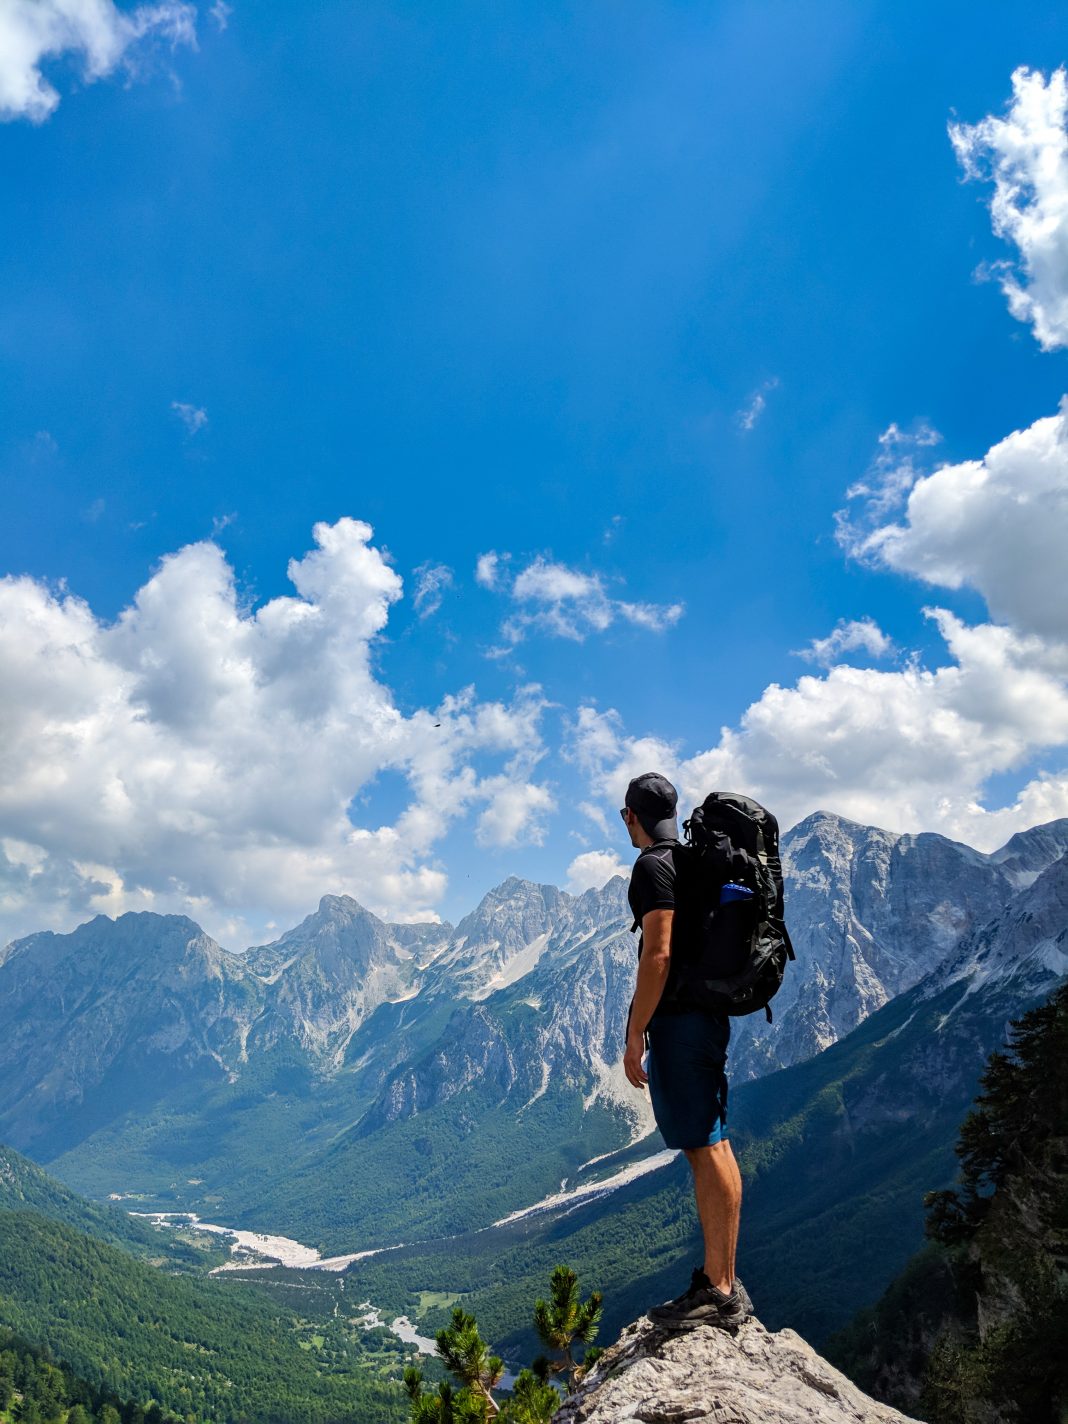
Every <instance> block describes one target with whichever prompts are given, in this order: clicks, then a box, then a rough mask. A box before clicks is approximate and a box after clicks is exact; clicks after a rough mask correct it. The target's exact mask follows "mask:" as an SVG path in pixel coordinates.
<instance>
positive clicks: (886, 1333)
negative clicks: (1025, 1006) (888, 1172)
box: [828, 985, 1068, 1424]
mask: <svg viewBox="0 0 1068 1424" xmlns="http://www.w3.org/2000/svg"><path fill="white" fill-rule="evenodd" d="M956 1150H957V1156H958V1158H959V1159H960V1179H959V1182H958V1184H957V1185H956V1186H955V1187H953V1188H952V1189H949V1190H943V1191H936V1192H931V1193H928V1195H927V1197H926V1199H925V1202H926V1208H927V1232H928V1236H929V1237H930V1244H929V1245H928V1247H927V1248H926V1250H924V1251H923V1252H921V1253H920V1254H919V1255H918V1256H917V1257H915V1258H914V1259H913V1261H912V1262H911V1263H910V1265H909V1267H908V1268H907V1270H906V1271H905V1272H904V1273H903V1275H902V1276H901V1277H900V1278H899V1280H897V1281H896V1282H895V1283H894V1284H893V1286H891V1288H890V1289H889V1290H888V1291H887V1292H886V1294H885V1295H884V1296H883V1298H882V1299H881V1300H880V1301H879V1302H878V1304H877V1305H876V1306H874V1307H873V1308H872V1309H871V1310H867V1311H864V1312H862V1313H861V1314H860V1315H859V1316H858V1317H857V1319H856V1320H855V1321H854V1322H853V1323H852V1324H851V1325H850V1326H849V1327H848V1329H846V1330H844V1331H842V1332H841V1333H840V1334H839V1335H838V1336H837V1337H836V1338H835V1339H834V1340H833V1341H832V1342H831V1346H830V1349H829V1351H828V1353H829V1354H831V1355H832V1357H833V1358H835V1360H836V1362H837V1363H838V1364H840V1365H841V1366H842V1368H844V1369H845V1370H846V1371H847V1372H848V1373H849V1374H851V1375H852V1376H853V1378H854V1379H856V1380H857V1382H858V1383H859V1384H860V1385H861V1386H862V1387H863V1388H865V1389H868V1390H869V1391H870V1392H871V1393H873V1394H875V1395H877V1396H879V1397H881V1398H883V1399H886V1400H887V1401H888V1402H890V1403H893V1404H896V1405H898V1407H900V1408H902V1409H905V1410H906V1411H907V1412H909V1413H912V1414H919V1415H920V1417H922V1418H923V1419H925V1420H928V1421H930V1424H990V1421H992V1420H1005V1421H1009V1420H1019V1421H1021V1424H1062V1421H1063V1420H1064V1419H1065V1418H1066V1417H1068V1351H1066V1350H1065V1341H1066V1340H1068V985H1064V986H1062V987H1061V988H1060V989H1058V990H1057V992H1056V993H1055V994H1054V995H1053V996H1052V998H1051V999H1050V1000H1049V1001H1048V1002H1047V1003H1045V1004H1043V1005H1041V1006H1040V1007H1038V1008H1036V1009H1034V1010H1032V1011H1031V1012H1030V1013H1027V1014H1025V1015H1024V1016H1023V1017H1022V1018H1020V1019H1019V1020H1017V1021H1016V1022H1015V1023H1013V1024H1012V1026H1011V1030H1010V1035H1009V1042H1008V1046H1007V1048H1006V1050H1005V1051H1004V1052H998V1053H994V1054H992V1055H991V1057H990V1060H989V1063H988V1065H987V1069H986V1072H985V1074H984V1075H983V1079H982V1090H981V1092H980V1094H979V1096H978V1098H977V1100H976V1103H975V1106H974V1108H973V1110H972V1111H971V1112H970V1113H969V1114H968V1116H967V1117H966V1118H965V1120H964V1123H963V1124H962V1126H961V1129H960V1134H959V1137H958V1141H957V1148H956Z"/></svg>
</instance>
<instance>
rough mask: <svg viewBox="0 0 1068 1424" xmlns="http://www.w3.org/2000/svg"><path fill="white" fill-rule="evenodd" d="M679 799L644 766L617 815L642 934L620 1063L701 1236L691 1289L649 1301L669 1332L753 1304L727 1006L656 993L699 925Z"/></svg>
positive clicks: (725, 1318) (736, 1318)
mask: <svg viewBox="0 0 1068 1424" xmlns="http://www.w3.org/2000/svg"><path fill="white" fill-rule="evenodd" d="M678 799H679V798H678V793H677V792H676V790H675V788H674V786H672V784H671V782H670V781H668V780H667V778H666V777H663V776H660V775H658V774H657V773H656V772H654V771H647V772H645V773H644V774H643V775H642V776H636V777H635V778H634V780H633V781H632V782H631V783H630V785H629V786H628V787H627V794H626V797H625V803H626V804H625V805H624V806H623V808H622V809H621V811H620V813H619V814H620V815H621V816H622V817H623V821H624V824H625V825H626V827H627V831H628V833H629V835H630V842H631V845H633V846H635V847H637V849H638V850H639V852H640V854H639V856H638V859H637V860H636V861H635V863H634V869H633V871H632V872H631V877H630V889H629V891H628V899H629V901H630V908H631V911H632V913H633V915H634V928H635V929H637V928H639V927H640V929H641V940H640V941H639V945H638V982H637V986H636V988H635V990H634V997H633V999H632V1000H631V1006H630V1014H629V1017H628V1020H627V1047H626V1052H625V1054H624V1056H623V1070H624V1072H625V1073H626V1075H627V1080H628V1082H629V1083H631V1084H632V1086H633V1087H635V1088H638V1089H640V1090H641V1091H644V1090H645V1088H646V1087H647V1086H648V1089H649V1097H650V1099H651V1101H652V1105H653V1114H654V1116H655V1118H656V1125H657V1127H658V1128H659V1129H660V1132H661V1135H662V1136H663V1139H664V1142H665V1143H666V1144H667V1146H668V1147H675V1148H678V1149H679V1150H681V1151H682V1152H684V1153H685V1154H686V1158H687V1160H688V1161H689V1164H690V1169H691V1171H692V1172H693V1184H694V1194H695V1196H696V1198H697V1214H698V1216H699V1217H700V1219H701V1230H702V1232H703V1233H704V1239H705V1259H704V1264H703V1266H698V1267H697V1269H696V1270H695V1271H694V1273H693V1276H692V1278H691V1281H690V1286H689V1288H688V1289H687V1290H686V1291H684V1292H683V1294H682V1295H680V1296H677V1297H676V1298H675V1299H674V1300H670V1301H667V1302H666V1303H665V1304H664V1305H659V1306H655V1307H654V1308H653V1309H652V1310H650V1311H649V1318H650V1319H651V1320H653V1321H654V1322H655V1323H656V1324H658V1325H660V1326H662V1327H664V1328H667V1329H673V1330H686V1329H692V1328H693V1327H695V1326H697V1325H722V1326H726V1327H728V1328H733V1327H735V1326H737V1325H740V1324H741V1323H742V1321H743V1320H745V1319H747V1317H748V1316H750V1315H751V1314H752V1313H753V1307H752V1302H751V1301H750V1299H749V1296H748V1295H747V1294H746V1291H745V1288H744V1286H743V1285H742V1283H741V1281H739V1280H738V1279H737V1278H736V1276H735V1274H734V1253H735V1248H736V1246H737V1243H738V1220H739V1215H740V1212H741V1206H742V1178H741V1173H740V1172H739V1171H738V1164H737V1162H736V1161H735V1159H734V1153H733V1152H732V1151H731V1145H730V1143H729V1142H728V1140H727V1075H726V1072H725V1068H726V1062H727V1042H728V1040H729V1038H730V1019H729V1018H728V1017H727V1015H726V1013H715V1012H711V1011H709V1010H705V1009H693V1008H689V1007H687V1005H686V1004H685V1003H678V1002H675V1001H674V999H673V997H672V995H671V993H670V992H669V993H668V994H667V995H665V993H664V991H665V989H668V988H669V985H670V984H671V980H672V954H673V952H675V953H679V952H682V953H683V954H684V953H685V952H686V949H687V947H688V936H691V935H695V934H696V933H697V929H698V927H697V923H696V918H695V912H696V906H694V907H692V908H690V907H688V906H687V904H686V896H685V894H683V895H682V897H681V898H680V901H679V902H678V903H677V902H676V893H675V892H676V864H675V858H674V852H675V849H676V848H677V847H678V846H679V845H680V842H679V829H678V821H677V819H676V807H677V805H678ZM647 1047H648V1052H649V1056H648V1059H647V1060H646V1066H645V1067H643V1065H642V1059H643V1058H644V1057H645V1052H646V1048H647Z"/></svg>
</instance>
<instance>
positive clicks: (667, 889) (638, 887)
mask: <svg viewBox="0 0 1068 1424" xmlns="http://www.w3.org/2000/svg"><path fill="white" fill-rule="evenodd" d="M631 885H632V887H633V891H634V894H633V898H632V901H631V903H632V905H633V908H634V917H635V919H636V920H637V921H638V924H639V925H640V924H641V922H642V919H643V918H644V916H646V915H647V914H648V913H649V911H650V910H673V909H674V908H675V862H674V860H673V859H672V857H671V855H670V854H668V855H662V854H661V855H642V856H639V857H638V860H637V861H636V862H635V865H634V870H633V872H632V874H631Z"/></svg>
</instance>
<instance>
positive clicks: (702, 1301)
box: [649, 1266, 749, 1330]
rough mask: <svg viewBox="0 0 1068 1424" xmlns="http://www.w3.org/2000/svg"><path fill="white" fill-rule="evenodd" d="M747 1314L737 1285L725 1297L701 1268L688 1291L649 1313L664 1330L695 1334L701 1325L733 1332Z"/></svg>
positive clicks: (655, 1323)
mask: <svg viewBox="0 0 1068 1424" xmlns="http://www.w3.org/2000/svg"><path fill="white" fill-rule="evenodd" d="M748 1314H749V1312H748V1311H747V1310H746V1308H745V1306H744V1305H743V1303H742V1297H741V1294H740V1293H739V1291H738V1285H737V1282H735V1285H734V1289H733V1290H732V1291H731V1293H730V1295H724V1293H723V1292H722V1291H721V1290H718V1289H717V1288H716V1287H715V1286H714V1285H713V1284H712V1282H711V1281H710V1280H709V1279H708V1277H707V1276H706V1275H705V1273H704V1271H703V1270H702V1269H701V1267H700V1266H698V1267H697V1269H696V1270H695V1271H694V1273H693V1275H692V1277H691V1278H690V1285H689V1289H688V1290H685V1291H683V1293H682V1295H678V1296H676V1297H675V1299H674V1300H669V1301H665V1303H664V1304H663V1305H654V1306H653V1308H652V1310H650V1311H649V1319H650V1320H651V1321H652V1322H653V1324H654V1325H658V1326H659V1327H660V1328H661V1329H662V1330H695V1329H696V1328H697V1326H698V1325H717V1326H719V1327H720V1328H722V1329H726V1330H734V1329H736V1328H737V1327H738V1326H739V1325H741V1323H742V1321H743V1320H745V1319H747V1317H748Z"/></svg>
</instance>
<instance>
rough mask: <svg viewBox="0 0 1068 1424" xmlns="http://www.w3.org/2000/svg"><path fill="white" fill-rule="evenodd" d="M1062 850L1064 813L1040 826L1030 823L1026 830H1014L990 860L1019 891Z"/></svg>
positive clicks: (1066, 835) (1067, 822)
mask: <svg viewBox="0 0 1068 1424" xmlns="http://www.w3.org/2000/svg"><path fill="white" fill-rule="evenodd" d="M1066 851H1068V816H1064V817H1062V818H1061V819H1060V820H1058V821H1047V822H1046V824H1045V825H1042V826H1032V827H1031V829H1030V830H1029V831H1017V833H1016V834H1015V835H1014V836H1013V837H1012V838H1011V839H1010V840H1009V841H1007V842H1006V844H1005V845H1003V846H1002V847H1001V849H1000V850H996V851H995V852H994V853H993V855H992V856H990V859H991V861H992V862H993V863H994V864H995V865H997V866H1000V867H1001V870H1002V871H1003V872H1004V874H1005V875H1007V876H1008V878H1009V879H1010V880H1011V881H1012V883H1013V885H1014V886H1015V888H1016V889H1017V890H1022V889H1024V888H1026V886H1028V885H1030V884H1032V883H1033V881H1035V880H1036V879H1037V878H1038V876H1039V875H1041V874H1042V872H1043V871H1044V870H1045V869H1046V868H1047V867H1048V866H1050V865H1052V864H1053V862H1054V861H1056V860H1059V859H1060V858H1061V856H1062V855H1064V854H1065V852H1066Z"/></svg>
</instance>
